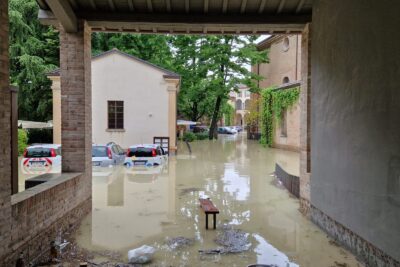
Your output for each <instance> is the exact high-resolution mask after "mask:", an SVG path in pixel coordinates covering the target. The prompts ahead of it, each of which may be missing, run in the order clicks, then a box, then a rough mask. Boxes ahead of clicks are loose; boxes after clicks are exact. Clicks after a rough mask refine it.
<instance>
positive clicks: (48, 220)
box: [0, 173, 91, 266]
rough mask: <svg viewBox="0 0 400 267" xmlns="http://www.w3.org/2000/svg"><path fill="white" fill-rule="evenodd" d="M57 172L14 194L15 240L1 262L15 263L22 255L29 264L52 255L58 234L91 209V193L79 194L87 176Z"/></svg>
mask: <svg viewBox="0 0 400 267" xmlns="http://www.w3.org/2000/svg"><path fill="white" fill-rule="evenodd" d="M54 175H57V176H59V177H56V179H53V180H51V181H49V182H47V183H44V184H40V185H38V186H36V187H33V188H30V189H28V190H26V191H24V192H21V193H19V194H16V195H13V196H12V217H11V226H12V228H11V243H10V249H9V252H8V255H7V257H6V259H5V262H3V264H4V265H1V266H15V263H16V261H17V260H18V258H20V256H21V255H23V257H22V258H23V260H24V263H25V264H28V263H32V264H33V263H34V264H36V263H38V262H40V261H41V260H44V259H46V258H48V256H49V254H50V243H51V241H54V240H55V239H56V236H57V234H58V233H59V232H61V233H65V232H68V231H71V229H72V228H74V227H75V226H77V224H78V223H79V222H80V220H81V218H82V217H83V216H84V215H85V214H87V213H88V212H89V211H90V209H91V198H90V196H87V197H86V199H84V200H82V199H79V198H78V197H77V196H78V195H79V192H80V191H82V188H81V184H82V183H83V181H84V180H85V179H86V177H85V176H84V175H83V174H79V173H78V174H76V173H69V174H54ZM21 253H22V254H21ZM0 262H1V261H0Z"/></svg>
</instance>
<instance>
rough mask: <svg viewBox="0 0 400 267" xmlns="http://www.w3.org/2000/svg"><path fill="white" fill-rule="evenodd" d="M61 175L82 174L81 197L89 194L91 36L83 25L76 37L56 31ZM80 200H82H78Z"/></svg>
mask: <svg viewBox="0 0 400 267" xmlns="http://www.w3.org/2000/svg"><path fill="white" fill-rule="evenodd" d="M60 28H61V29H60V70H61V143H62V153H63V160H62V171H63V172H83V173H85V177H87V178H88V179H87V180H84V181H82V186H84V187H85V190H83V191H82V192H83V193H84V194H90V193H91V177H92V173H91V171H92V158H91V156H92V152H91V151H92V115H91V111H92V102H91V101H92V100H91V32H90V29H89V27H88V26H87V24H86V23H85V22H83V21H81V22H80V23H79V31H78V32H77V33H67V32H65V31H64V30H63V29H62V27H60ZM79 198H82V197H79Z"/></svg>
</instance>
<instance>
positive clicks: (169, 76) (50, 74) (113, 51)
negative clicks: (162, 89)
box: [47, 48, 181, 79]
mask: <svg viewBox="0 0 400 267" xmlns="http://www.w3.org/2000/svg"><path fill="white" fill-rule="evenodd" d="M111 54H119V55H121V56H124V57H127V58H129V59H132V60H135V61H138V62H140V63H143V64H145V65H147V66H150V67H152V68H155V69H157V70H159V71H161V72H163V73H164V75H163V77H164V78H166V79H180V78H181V76H180V75H179V74H177V73H175V72H172V71H170V70H167V69H164V68H162V67H160V66H157V65H155V64H153V63H150V62H148V61H146V60H143V59H140V58H138V57H135V56H132V55H130V54H127V53H125V52H122V51H120V50H118V49H116V48H114V49H111V50H108V51H106V52H103V53H100V54H98V55H96V56H93V57H92V60H94V59H98V58H102V57H105V56H107V55H111ZM47 76H48V77H55V76H60V69H59V68H58V69H55V70H53V71H50V72H48V73H47Z"/></svg>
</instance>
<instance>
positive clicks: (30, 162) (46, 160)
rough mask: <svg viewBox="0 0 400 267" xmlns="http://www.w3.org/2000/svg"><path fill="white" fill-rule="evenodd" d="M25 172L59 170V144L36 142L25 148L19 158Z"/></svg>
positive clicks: (39, 172) (54, 171)
mask: <svg viewBox="0 0 400 267" xmlns="http://www.w3.org/2000/svg"><path fill="white" fill-rule="evenodd" d="M21 169H22V172H23V173H25V174H34V173H37V174H41V173H56V172H60V171H61V145H53V144H37V145H32V146H29V147H27V148H26V149H25V151H24V155H23V158H22V160H21Z"/></svg>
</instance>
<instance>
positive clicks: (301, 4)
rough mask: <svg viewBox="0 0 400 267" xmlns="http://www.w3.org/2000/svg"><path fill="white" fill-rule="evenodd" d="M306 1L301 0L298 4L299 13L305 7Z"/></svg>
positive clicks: (297, 11) (297, 10)
mask: <svg viewBox="0 0 400 267" xmlns="http://www.w3.org/2000/svg"><path fill="white" fill-rule="evenodd" d="M304 2H305V0H300V1H299V4H298V5H297V8H296V13H299V12H300V11H301V9H302V8H303V5H304Z"/></svg>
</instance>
